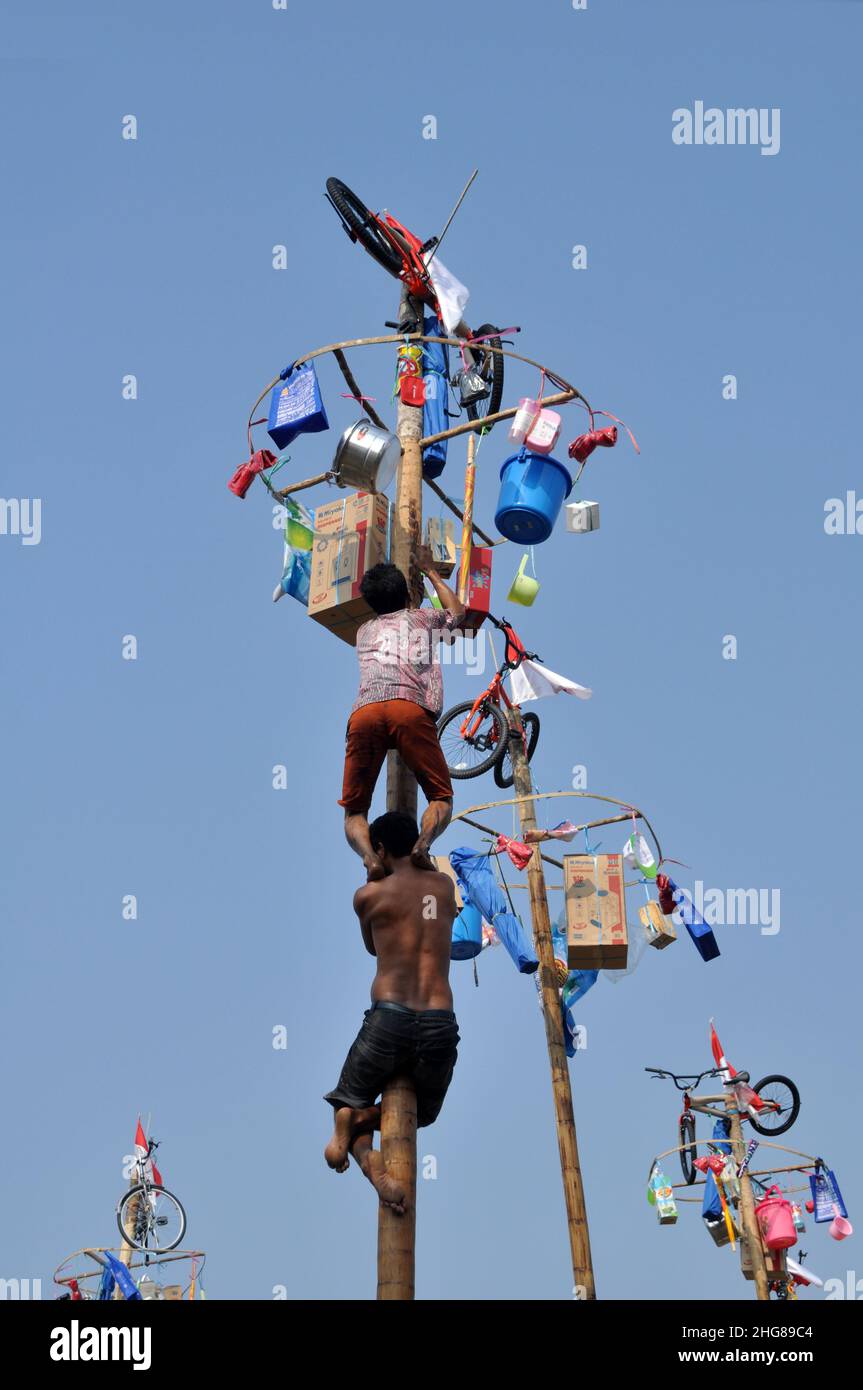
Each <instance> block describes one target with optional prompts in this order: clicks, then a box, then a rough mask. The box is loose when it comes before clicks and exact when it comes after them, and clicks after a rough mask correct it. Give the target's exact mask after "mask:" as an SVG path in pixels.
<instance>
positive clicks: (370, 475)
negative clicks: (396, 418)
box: [332, 418, 402, 492]
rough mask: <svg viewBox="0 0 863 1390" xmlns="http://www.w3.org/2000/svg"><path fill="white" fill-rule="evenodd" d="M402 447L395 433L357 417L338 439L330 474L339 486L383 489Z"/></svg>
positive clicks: (378, 490) (376, 490)
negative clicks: (355, 421) (353, 423)
mask: <svg viewBox="0 0 863 1390" xmlns="http://www.w3.org/2000/svg"><path fill="white" fill-rule="evenodd" d="M401 451H402V446H401V444H400V443H399V440H398V438H397V436H396V435H394V434H390V432H389V430H382V429H380V428H379V427H378V426H377V425H373V424H372V422H371V420H366V419H365V418H363V419H362V420H358V421H357V423H356V424H355V425H350V426H349V427H348V428H347V429H346V430H345V432H344V434H343V435H342V437H341V439H340V440H339V445H338V448H337V449H336V456H335V458H334V459H333V467H332V473H333V478H334V481H335V482H336V484H337V485H338V486H339V487H352V488H356V489H357V490H358V491H360V492H385V491H386V489H387V488H388V487H389V485H390V483H391V482H392V480H393V478H394V477H395V472H396V467H397V465H398V461H399V458H400V456H401Z"/></svg>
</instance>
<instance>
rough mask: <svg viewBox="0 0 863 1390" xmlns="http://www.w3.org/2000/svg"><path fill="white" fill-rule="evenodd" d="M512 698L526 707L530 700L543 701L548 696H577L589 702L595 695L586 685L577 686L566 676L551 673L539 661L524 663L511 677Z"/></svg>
mask: <svg viewBox="0 0 863 1390" xmlns="http://www.w3.org/2000/svg"><path fill="white" fill-rule="evenodd" d="M511 690H512V698H513V701H514V703H515V704H517V705H524V704H526V703H527V702H528V700H542V699H543V698H544V697H545V696H546V695H576V696H578V698H579V700H589V699H590V697H591V695H592V694H593V691H592V690H588V688H587V686H586V685H576V683H575V681H571V680H568V679H567V677H566V676H559V675H557V673H556V672H555V671H549V669H548V667H547V666H540V664H539V662H538V661H523V662H522V663H521V665H520V666H519V667H518V669H517V670H515V671H513V673H512V676H511Z"/></svg>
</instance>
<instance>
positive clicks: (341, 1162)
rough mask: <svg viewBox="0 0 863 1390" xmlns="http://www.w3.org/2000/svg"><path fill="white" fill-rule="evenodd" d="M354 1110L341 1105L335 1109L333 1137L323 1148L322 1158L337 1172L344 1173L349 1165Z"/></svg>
mask: <svg viewBox="0 0 863 1390" xmlns="http://www.w3.org/2000/svg"><path fill="white" fill-rule="evenodd" d="M353 1117H354V1112H353V1110H351V1108H350V1106H348V1105H343V1106H341V1107H340V1108H339V1109H338V1110H337V1111H336V1121H335V1126H334V1128H333V1137H332V1139H331V1140H330V1142H329V1143H328V1144H327V1147H326V1148H325V1149H324V1158H325V1159H326V1161H327V1163H328V1164H329V1166H330V1167H331V1168H333V1169H334V1170H335V1171H336V1172H337V1173H346V1172H347V1171H348V1168H349V1167H350V1164H349V1161H348V1147H349V1145H350V1142H351V1133H352V1129H353V1126H352V1121H353Z"/></svg>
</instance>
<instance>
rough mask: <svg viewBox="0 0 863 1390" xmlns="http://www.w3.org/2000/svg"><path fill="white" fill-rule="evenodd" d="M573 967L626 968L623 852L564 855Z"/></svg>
mask: <svg viewBox="0 0 863 1390" xmlns="http://www.w3.org/2000/svg"><path fill="white" fill-rule="evenodd" d="M563 887H564V896H565V898H566V932H567V959H568V962H569V968H570V970H624V969H625V968H626V957H627V951H628V940H627V935H626V897H625V890H624V887H623V855H622V854H565V855H564V857H563Z"/></svg>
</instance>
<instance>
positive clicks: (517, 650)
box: [437, 615, 539, 787]
mask: <svg viewBox="0 0 863 1390" xmlns="http://www.w3.org/2000/svg"><path fill="white" fill-rule="evenodd" d="M489 622H491V623H493V624H494V626H495V627H496V628H497V629H498V630H499V631H500V632H502V633H503V634H504V638H505V640H506V647H505V651H504V659H503V662H502V664H501V666H500V667H499V669H498V670H497V671H496V673H495V675H494V676H493V677H492V679H491V681H490V683H489V684H488V686H486V688H485V690H483V691H482V693H481V694H480V695H477V697H476V699H475V700H474V701H473V702H471V701H470V700H466V701H465V702H464V704H461V705H454V706H453V708H452V709H449V710H447V712H446V714H442V715H441V717H440V719H439V721H438V726H437V731H438V738H439V740H440V745H441V748H442V749H443V755H444V758H445V759H446V765H447V767H448V768H449V773H450V776H451V777H455V778H461V779H464V778H467V777H479V776H480V774H481V773H483V772H488V770H489V768H494V780H495V782H496V784H497V785H498V786H499V787H511V786H512V784H513V780H514V779H513V770H512V756H511V754H510V751H509V739H510V729H509V725H508V723H507V720H506V716H505V715H504V713H503V710H502V709H501V705H505V706H506V708H507V709H517V708H518V706H517V705H514V704H513V702H512V700H510V698H509V696H508V695H507V693H506V688H505V686H504V684H503V681H504V677H505V676H507V675H508V674H509V672H510V671H515V670H516V669H517V668H518V667H519V666H520V665H521V663H522V662H523V661H533V660H536V661H538V660H539V657H538V656H537V654H536V652H528V651H525V649H524V647H523V646H522V643H521V640H520V638H519V637H518V636H517V635H516V633H515V630H514V629H513V628H512V627H511V625H510V624H509V623H508V622H507V621H506V618H502V619H501V620H500V621H498V619H497V618H493V617H491V615H489ZM521 724H522V740H523V744H524V751H525V755H526V757H527V760H528V762H530V760H531V758H532V757H533V754H534V750H535V748H536V745H537V741H538V739H539V715H538V714H533V713H530V714H523V715H522V718H521Z"/></svg>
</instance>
